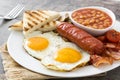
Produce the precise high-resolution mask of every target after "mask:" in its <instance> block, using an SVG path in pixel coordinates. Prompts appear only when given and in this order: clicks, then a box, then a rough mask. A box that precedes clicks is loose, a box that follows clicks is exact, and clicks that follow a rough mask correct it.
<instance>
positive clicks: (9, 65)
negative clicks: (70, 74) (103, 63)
mask: <svg viewBox="0 0 120 80" xmlns="http://www.w3.org/2000/svg"><path fill="white" fill-rule="evenodd" d="M0 51H1V56H2V59H3V67H4V71H5V76H6V78H7V80H41V79H42V80H43V79H53V78H58V77H51V76H46V75H43V74H40V73H36V72H33V71H30V70H28V69H26V68H24V67H22V66H20V65H19V64H18V63H16V62H15V61H14V60H13V59H12V58H11V56H10V55H9V53H8V51H7V46H6V44H4V45H3V46H1V47H0ZM105 75H106V73H102V74H98V75H94V76H92V77H96V76H105Z"/></svg>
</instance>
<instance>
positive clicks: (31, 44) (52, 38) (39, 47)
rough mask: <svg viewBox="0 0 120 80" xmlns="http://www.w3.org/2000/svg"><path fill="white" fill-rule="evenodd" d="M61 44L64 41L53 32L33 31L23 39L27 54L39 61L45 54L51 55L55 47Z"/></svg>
mask: <svg viewBox="0 0 120 80" xmlns="http://www.w3.org/2000/svg"><path fill="white" fill-rule="evenodd" d="M63 42H64V40H63V39H62V38H61V37H60V36H57V34H56V33H54V32H46V33H41V32H40V31H35V32H33V33H30V34H28V35H27V36H26V37H25V39H24V48H25V50H26V51H27V52H28V54H30V55H31V56H33V57H35V58H37V59H40V60H41V59H42V58H44V57H45V56H46V55H47V54H51V53H53V52H54V50H55V48H56V46H57V45H59V44H62V43H63Z"/></svg>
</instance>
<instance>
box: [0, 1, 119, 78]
mask: <svg viewBox="0 0 120 80" xmlns="http://www.w3.org/2000/svg"><path fill="white" fill-rule="evenodd" d="M17 3H22V4H25V5H26V7H25V10H31V9H46V10H55V11H71V10H74V9H76V8H79V7H83V6H104V7H107V8H109V9H111V10H112V11H113V12H114V13H115V14H116V16H117V20H120V9H119V8H120V2H117V3H108V2H102V1H100V0H0V15H5V14H7V13H8V12H9V11H10V10H11V9H12V8H13V7H14V6H16V5H17ZM23 12H24V11H23ZM20 19H22V13H21V14H20V15H19V16H18V17H17V18H16V19H13V20H9V21H5V20H0V45H2V44H3V43H5V42H6V41H7V39H8V37H9V34H10V31H8V26H10V25H11V24H13V23H15V22H17V21H19V20H20ZM119 74H120V67H118V68H116V69H114V70H112V71H109V72H107V75H106V76H102V77H87V78H80V80H120V76H119ZM4 77H5V76H4V70H3V67H2V59H1V57H0V80H4V79H5V78H4ZM68 80H78V78H71V79H68Z"/></svg>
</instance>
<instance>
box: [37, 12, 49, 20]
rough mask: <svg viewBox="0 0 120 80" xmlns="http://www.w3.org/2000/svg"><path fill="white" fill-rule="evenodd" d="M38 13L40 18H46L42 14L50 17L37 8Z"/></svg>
mask: <svg viewBox="0 0 120 80" xmlns="http://www.w3.org/2000/svg"><path fill="white" fill-rule="evenodd" d="M37 12H38V14H39V15H41V17H42V18H45V20H47V18H46V17H44V16H47V17H50V15H48V14H46V13H45V12H43V11H41V10H37Z"/></svg>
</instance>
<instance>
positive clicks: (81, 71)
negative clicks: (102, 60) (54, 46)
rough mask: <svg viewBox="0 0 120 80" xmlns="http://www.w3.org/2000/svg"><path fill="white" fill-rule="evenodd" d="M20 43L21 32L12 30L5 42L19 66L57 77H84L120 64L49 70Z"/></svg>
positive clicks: (117, 27)
mask: <svg viewBox="0 0 120 80" xmlns="http://www.w3.org/2000/svg"><path fill="white" fill-rule="evenodd" d="M119 26H120V22H118V21H116V25H115V26H114V29H116V30H118V31H120V28H119ZM22 44H23V35H22V32H18V31H12V32H11V35H10V36H9V38H8V42H7V47H8V51H9V54H10V55H11V57H12V58H13V59H14V60H15V61H16V62H17V63H19V64H20V65H21V66H23V67H25V68H27V69H29V70H32V71H35V72H38V73H41V74H45V75H50V76H59V77H85V76H91V75H95V74H100V73H103V72H106V71H109V70H112V69H114V68H116V67H118V66H120V61H116V62H114V63H113V64H112V65H102V66H100V67H99V68H95V67H93V66H92V65H90V66H85V67H81V68H78V69H76V70H74V71H71V72H58V71H54V70H49V69H47V68H46V67H44V66H43V65H42V64H41V63H40V61H39V60H37V59H35V58H33V57H32V56H30V55H29V54H27V52H26V51H25V50H24V49H23V45H22Z"/></svg>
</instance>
